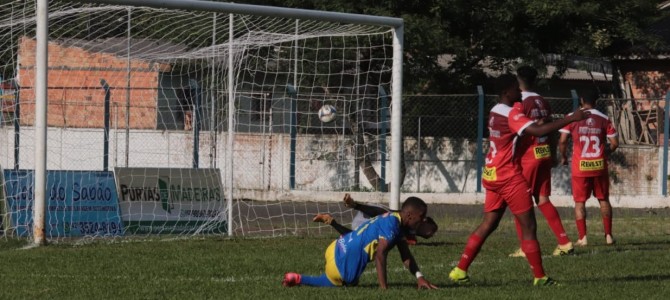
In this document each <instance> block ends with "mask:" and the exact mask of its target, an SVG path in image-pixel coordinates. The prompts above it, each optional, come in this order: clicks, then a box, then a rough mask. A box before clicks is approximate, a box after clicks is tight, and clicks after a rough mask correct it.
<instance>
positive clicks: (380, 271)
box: [375, 239, 390, 290]
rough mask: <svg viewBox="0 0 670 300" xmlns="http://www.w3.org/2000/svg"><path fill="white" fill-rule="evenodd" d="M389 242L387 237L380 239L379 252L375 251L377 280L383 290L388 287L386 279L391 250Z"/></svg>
mask: <svg viewBox="0 0 670 300" xmlns="http://www.w3.org/2000/svg"><path fill="white" fill-rule="evenodd" d="M389 249H390V247H389V243H388V241H387V240H386V239H379V244H377V252H376V253H375V267H376V268H377V281H379V287H380V288H381V289H382V290H385V289H387V288H388V285H387V283H386V282H387V281H386V257H387V256H388V252H389Z"/></svg>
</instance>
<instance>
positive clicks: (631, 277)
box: [612, 274, 670, 281]
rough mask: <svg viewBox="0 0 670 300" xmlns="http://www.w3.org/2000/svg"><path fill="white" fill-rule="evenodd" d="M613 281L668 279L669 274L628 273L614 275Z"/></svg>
mask: <svg viewBox="0 0 670 300" xmlns="http://www.w3.org/2000/svg"><path fill="white" fill-rule="evenodd" d="M612 280H613V281H659V280H670V274H650V275H642V276H635V275H628V276H624V277H614V278H612Z"/></svg>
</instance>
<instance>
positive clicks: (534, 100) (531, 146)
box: [520, 92, 551, 161]
mask: <svg viewBox="0 0 670 300" xmlns="http://www.w3.org/2000/svg"><path fill="white" fill-rule="evenodd" d="M521 104H522V106H523V112H524V114H526V116H528V118H530V119H532V120H534V121H539V120H545V119H548V118H549V117H550V116H551V107H550V106H549V102H547V100H544V98H542V96H540V95H538V94H536V93H533V92H521ZM520 151H521V153H522V154H521V155H522V160H525V161H527V160H531V161H544V160H549V159H551V150H550V148H549V138H548V137H547V136H541V137H536V136H525V137H523V138H522V139H521V144H520Z"/></svg>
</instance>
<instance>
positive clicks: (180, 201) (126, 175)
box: [114, 168, 227, 234]
mask: <svg viewBox="0 0 670 300" xmlns="http://www.w3.org/2000/svg"><path fill="white" fill-rule="evenodd" d="M114 172H115V175H116V181H117V185H118V192H119V204H120V207H121V214H122V219H123V222H124V226H125V229H126V233H136V234H149V233H160V234H182V233H225V232H226V229H227V228H226V213H225V210H224V209H225V201H224V199H223V186H222V184H221V173H220V172H219V170H218V169H177V168H115V169H114Z"/></svg>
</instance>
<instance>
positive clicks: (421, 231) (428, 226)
mask: <svg viewBox="0 0 670 300" xmlns="http://www.w3.org/2000/svg"><path fill="white" fill-rule="evenodd" d="M343 201H344V204H345V205H346V206H347V207H349V208H353V209H355V210H358V211H359V212H360V213H362V214H364V215H365V216H367V218H365V219H364V218H358V215H357V217H356V218H354V222H352V225H351V227H352V228H357V227H358V226H360V224H362V223H363V222H365V221H366V219H369V218H372V217H376V216H379V215H382V214H385V213H387V212H390V210H388V209H386V208H383V207H379V206H374V205H366V204H361V203H356V202H355V201H354V199H353V198H351V195H349V194H344V200H343ZM312 221H313V222H321V223H324V224H326V225H330V226H331V227H333V229H335V230H336V231H337V232H339V233H340V234H347V233H349V232H350V231H351V229H349V228H347V227H344V226H342V225H341V224H339V223H337V221H336V220H335V219H334V218H333V217H332V216H331V215H329V214H317V215H316V216H315V217H314V219H313V220H312ZM357 222H359V223H358V224H357ZM437 229H438V227H437V223H435V221H434V220H433V218H431V217H426V218H425V219H424V220H423V222H421V225H419V228H417V230H416V232H414V231H410V232H407V233H405V238H406V241H407V244H409V245H414V244H416V236H420V237H422V238H424V239H429V238H431V237H432V236H433V235H434V234H435V232H437Z"/></svg>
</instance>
